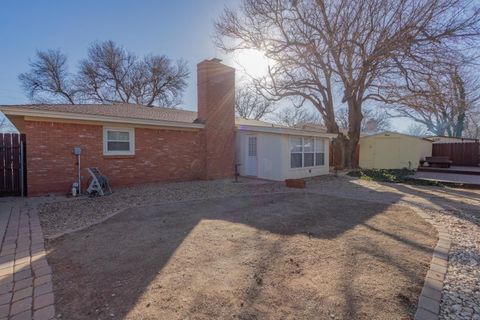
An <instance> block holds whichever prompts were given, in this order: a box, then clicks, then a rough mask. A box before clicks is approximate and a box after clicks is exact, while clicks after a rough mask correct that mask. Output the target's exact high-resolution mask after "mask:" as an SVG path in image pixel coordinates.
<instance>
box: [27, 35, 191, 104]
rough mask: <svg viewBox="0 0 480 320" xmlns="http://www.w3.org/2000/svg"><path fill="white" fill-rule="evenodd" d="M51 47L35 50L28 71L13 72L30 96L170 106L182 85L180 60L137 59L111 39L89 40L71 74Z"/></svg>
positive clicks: (177, 99) (183, 72)
mask: <svg viewBox="0 0 480 320" xmlns="http://www.w3.org/2000/svg"><path fill="white" fill-rule="evenodd" d="M66 62H67V58H66V56H65V55H64V54H62V53H60V52H59V51H58V50H57V51H46V52H38V53H37V59H36V61H34V62H32V63H31V64H30V67H31V71H30V72H28V73H23V74H21V75H20V76H19V79H20V81H21V82H22V85H23V87H24V89H25V90H26V91H27V93H28V94H29V96H30V98H31V99H32V100H38V99H37V98H38V97H41V99H42V101H48V102H58V101H62V100H63V101H65V100H66V101H68V103H71V104H75V103H79V102H81V103H86V102H89V103H115V102H125V103H136V104H142V105H147V106H154V105H160V106H166V107H174V106H176V105H178V103H179V102H180V98H181V95H182V93H183V91H184V90H185V88H186V86H187V82H186V80H187V78H188V75H189V73H188V68H187V63H186V62H185V61H184V60H178V61H177V62H175V63H174V62H172V61H171V60H170V59H169V58H167V57H166V56H163V55H148V56H145V57H143V58H138V57H137V56H135V55H134V54H133V53H131V52H128V51H126V50H125V49H124V48H122V47H120V46H118V45H117V44H115V43H114V42H113V41H105V42H101V43H94V44H92V45H91V46H90V48H89V50H88V57H87V58H86V59H83V60H81V61H80V67H79V70H78V73H77V74H76V75H70V74H69V73H68V71H67V63H66Z"/></svg>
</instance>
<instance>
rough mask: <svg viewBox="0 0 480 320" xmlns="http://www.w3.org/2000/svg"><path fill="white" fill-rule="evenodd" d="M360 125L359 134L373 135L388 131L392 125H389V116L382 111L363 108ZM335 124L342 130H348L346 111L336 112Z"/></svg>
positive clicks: (342, 109)
mask: <svg viewBox="0 0 480 320" xmlns="http://www.w3.org/2000/svg"><path fill="white" fill-rule="evenodd" d="M362 115H363V119H362V125H361V129H360V131H361V132H364V133H374V132H381V131H387V130H390V129H391V127H392V125H391V123H390V118H391V117H390V116H389V114H388V113H386V112H384V111H383V110H376V109H373V108H363V110H362ZM336 119H337V123H338V125H339V126H340V128H342V129H348V110H347V109H346V108H340V109H338V110H337V112H336Z"/></svg>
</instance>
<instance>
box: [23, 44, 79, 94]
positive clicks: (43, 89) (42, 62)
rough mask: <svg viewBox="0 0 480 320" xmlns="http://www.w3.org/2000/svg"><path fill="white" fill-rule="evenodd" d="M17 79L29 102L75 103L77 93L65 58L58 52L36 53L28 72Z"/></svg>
mask: <svg viewBox="0 0 480 320" xmlns="http://www.w3.org/2000/svg"><path fill="white" fill-rule="evenodd" d="M18 78H19V80H20V82H21V83H22V87H23V89H24V90H25V92H26V93H27V96H28V97H29V98H30V99H31V100H34V101H40V102H44V101H51V102H66V103H70V104H74V103H75V100H76V95H77V91H76V90H75V88H74V85H73V83H72V80H71V78H72V76H71V75H70V74H69V72H68V66H67V56H66V55H65V54H63V53H61V52H60V51H59V50H47V51H37V54H36V59H35V60H33V61H30V71H29V72H25V73H22V74H20V75H19V77H18Z"/></svg>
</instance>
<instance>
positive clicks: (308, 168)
mask: <svg viewBox="0 0 480 320" xmlns="http://www.w3.org/2000/svg"><path fill="white" fill-rule="evenodd" d="M325 167H326V165H323V166H313V167H301V168H289V169H288V170H291V171H300V170H311V169H322V168H325Z"/></svg>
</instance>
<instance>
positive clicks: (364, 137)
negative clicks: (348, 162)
mask: <svg viewBox="0 0 480 320" xmlns="http://www.w3.org/2000/svg"><path fill="white" fill-rule="evenodd" d="M380 136H383V137H390V136H401V137H407V138H413V139H418V140H425V141H429V142H433V141H432V140H430V139H427V138H423V137H417V136H412V135H410V134H405V133H400V132H395V131H383V132H379V133H375V134H371V135H366V136H363V137H361V138H360V139H369V138H373V137H380Z"/></svg>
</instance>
